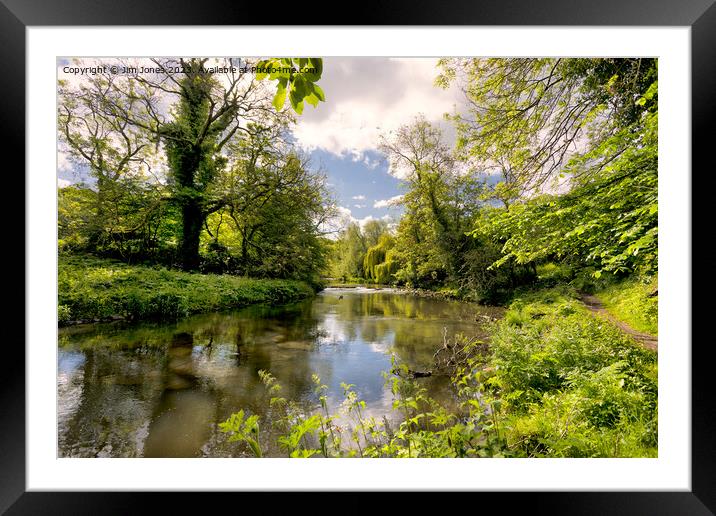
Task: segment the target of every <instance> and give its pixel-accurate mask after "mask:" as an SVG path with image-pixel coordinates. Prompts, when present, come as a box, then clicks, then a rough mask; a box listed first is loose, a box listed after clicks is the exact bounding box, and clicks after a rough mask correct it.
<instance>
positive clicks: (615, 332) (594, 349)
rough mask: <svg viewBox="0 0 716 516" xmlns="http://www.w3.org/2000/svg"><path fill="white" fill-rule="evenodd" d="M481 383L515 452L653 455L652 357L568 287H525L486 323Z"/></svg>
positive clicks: (654, 385) (654, 392)
mask: <svg viewBox="0 0 716 516" xmlns="http://www.w3.org/2000/svg"><path fill="white" fill-rule="evenodd" d="M490 343H491V349H492V355H491V357H490V360H489V362H490V366H491V367H493V368H494V371H495V374H494V376H492V377H491V378H490V379H489V380H488V381H487V382H488V385H489V386H490V387H491V388H492V389H494V392H495V393H496V394H499V398H500V400H501V401H502V403H503V405H502V417H503V418H504V425H505V438H506V445H507V447H508V448H509V449H510V450H512V451H513V452H514V453H516V454H517V455H524V456H536V457H540V456H549V457H652V456H656V454H657V360H656V354H655V353H653V352H651V351H648V350H645V349H643V348H641V347H640V346H639V345H638V344H637V343H635V342H634V341H633V340H632V339H631V338H630V337H628V336H626V335H625V334H623V333H622V332H621V331H620V330H619V329H618V328H616V327H615V326H613V325H612V324H610V323H609V322H607V321H604V320H602V319H599V318H596V317H593V316H592V315H591V314H590V313H589V312H588V310H587V309H586V308H585V307H584V306H583V305H582V304H581V303H580V302H579V301H578V300H576V299H574V297H573V291H572V290H571V288H568V287H562V288H554V289H547V290H543V291H538V292H533V293H531V294H528V295H524V296H522V297H520V298H518V299H517V300H515V301H514V302H513V303H512V304H511V305H510V307H509V309H508V311H507V313H506V315H505V318H504V319H503V320H501V321H500V322H498V323H496V324H495V325H494V326H493V329H492V331H491V341H490Z"/></svg>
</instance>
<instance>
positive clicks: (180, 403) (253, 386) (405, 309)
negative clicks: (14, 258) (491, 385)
mask: <svg viewBox="0 0 716 516" xmlns="http://www.w3.org/2000/svg"><path fill="white" fill-rule="evenodd" d="M498 310H499V309H496V308H489V307H481V306H478V305H473V304H466V303H459V302H454V301H446V300H440V299H432V298H425V297H417V296H414V295H412V294H409V293H405V292H400V291H394V290H391V289H380V290H375V289H365V288H351V289H326V290H324V291H323V292H321V293H320V294H319V295H318V296H316V297H315V298H313V299H310V300H307V301H305V302H301V303H297V304H293V305H288V306H281V307H265V306H255V307H250V308H247V309H244V310H240V311H236V312H228V313H226V312H222V313H213V314H205V315H197V316H193V317H190V318H187V319H183V320H181V321H179V322H177V323H172V324H155V323H152V324H150V323H145V324H140V325H129V324H106V325H87V326H77V327H71V328H66V329H61V330H60V339H59V357H58V358H59V359H58V376H57V386H58V420H59V428H58V432H59V433H58V439H59V442H58V446H59V448H58V454H59V456H61V457H231V456H241V455H242V453H243V448H241V447H240V446H239V445H237V444H235V443H229V442H228V441H227V438H226V435H225V434H223V433H221V432H220V431H219V430H218V427H217V424H218V423H220V422H222V421H224V420H225V419H226V418H227V417H229V415H230V414H231V413H232V412H236V411H238V410H239V409H245V410H248V411H249V412H250V413H252V414H259V415H261V416H262V418H264V419H263V421H262V431H264V430H263V429H268V428H270V425H269V424H267V422H266V421H265V420H266V418H268V417H269V415H268V414H267V411H266V409H267V407H268V396H267V394H266V390H265V389H264V387H263V384H262V383H261V380H260V379H259V376H258V371H259V370H262V369H263V370H267V371H269V372H270V373H271V374H273V375H274V376H275V377H276V378H277V379H278V381H279V382H280V383H281V384H282V386H283V391H282V395H283V396H284V397H287V398H290V399H293V400H296V401H298V402H300V403H303V404H305V406H306V408H307V409H308V410H310V409H311V408H313V407H315V406H317V397H316V395H315V394H314V391H313V384H312V382H311V375H312V374H313V373H316V374H318V375H319V376H320V377H321V380H322V381H323V383H325V384H326V385H328V387H329V390H328V397H329V400H328V401H329V405H330V406H331V407H332V408H333V409H337V408H338V405H339V403H340V402H341V401H342V400H343V393H342V389H341V382H346V383H350V384H354V385H355V390H356V392H357V393H358V395H359V396H360V398H361V399H363V400H365V402H366V403H367V406H368V410H369V412H370V414H371V415H374V416H377V417H378V418H380V417H382V416H383V415H388V417H390V413H391V409H390V406H391V401H392V399H391V393H390V389H389V387H387V386H386V385H385V378H384V375H383V372H385V371H389V370H390V367H391V354H394V355H395V356H396V358H397V360H398V361H400V362H403V363H407V364H408V366H409V367H410V368H411V369H415V370H424V369H429V368H430V367H431V362H432V356H433V353H434V352H435V350H436V349H437V346H439V345H441V344H442V340H443V331H444V329H446V330H447V335H449V336H451V335H454V334H456V333H462V334H464V335H466V336H480V335H481V334H482V328H481V322H482V321H483V319H482V318H480V317H479V315H480V314H486V315H490V316H497V315H499V314H498ZM418 381H420V382H423V384H424V385H425V386H426V387H427V389H428V392H429V394H430V395H431V396H433V397H435V398H436V399H441V400H444V401H445V402H446V403H448V402H449V398H450V389H449V386H448V384H447V380H446V378H444V377H429V378H422V379H420V380H418ZM271 440H272V439H271ZM269 455H274V456H285V455H284V454H282V453H281V452H280V451H279V450H278V449H272V448H269Z"/></svg>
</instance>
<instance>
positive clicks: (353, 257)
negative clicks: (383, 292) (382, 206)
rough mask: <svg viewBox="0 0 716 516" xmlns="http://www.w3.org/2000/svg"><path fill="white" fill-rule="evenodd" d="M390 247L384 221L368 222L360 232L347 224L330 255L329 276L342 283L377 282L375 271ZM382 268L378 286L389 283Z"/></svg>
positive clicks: (391, 241)
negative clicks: (349, 281)
mask: <svg viewBox="0 0 716 516" xmlns="http://www.w3.org/2000/svg"><path fill="white" fill-rule="evenodd" d="M392 245H393V237H392V235H391V232H390V230H389V228H388V223H387V222H386V221H384V220H369V221H368V222H367V223H366V224H365V225H364V226H363V227H362V228H361V226H360V225H358V224H356V223H355V222H354V223H351V224H348V226H346V227H345V228H344V229H343V231H341V233H340V234H339V235H338V239H337V240H336V241H335V243H334V244H333V250H332V252H331V258H330V266H329V274H331V275H332V276H333V277H336V278H341V280H342V282H343V283H346V282H347V281H348V280H350V279H351V278H352V279H353V282H358V283H362V282H363V281H368V282H371V281H372V282H377V267H378V266H379V265H380V264H382V263H383V262H384V261H385V259H386V252H388V250H389V249H390V248H391V247H392ZM385 272H386V269H385V268H384V269H383V271H382V273H383V276H382V277H381V279H383V280H384V281H382V282H378V283H384V284H388V283H392V278H391V277H390V274H388V275H386V274H385Z"/></svg>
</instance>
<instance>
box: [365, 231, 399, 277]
mask: <svg viewBox="0 0 716 516" xmlns="http://www.w3.org/2000/svg"><path fill="white" fill-rule="evenodd" d="M394 246H395V238H394V237H393V236H392V235H390V234H388V233H383V234H382V235H381V236H380V238H379V239H378V243H377V244H376V245H374V246H372V247H370V248H369V249H368V251H367V252H366V254H365V258H364V259H363V275H364V277H365V278H366V279H369V280H372V281H375V282H376V283H391V282H392V280H393V277H392V275H393V273H394V272H395V271H396V270H397V269H398V263H397V261H395V259H394V255H393V253H391V251H392V249H393V247H394Z"/></svg>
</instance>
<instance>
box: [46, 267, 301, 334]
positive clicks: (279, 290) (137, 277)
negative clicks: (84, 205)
mask: <svg viewBox="0 0 716 516" xmlns="http://www.w3.org/2000/svg"><path fill="white" fill-rule="evenodd" d="M312 294H313V290H312V289H311V288H310V287H309V286H308V285H307V284H306V283H302V282H299V281H290V280H260V279H246V278H237V277H233V276H229V275H204V274H196V273H186V272H178V271H170V270H167V269H163V268H160V267H146V266H138V265H126V264H124V263H121V262H118V261H112V260H103V259H97V258H90V257H87V256H68V255H60V258H59V271H58V302H59V307H58V319H59V321H60V323H61V324H63V323H67V322H70V321H78V320H89V321H93V320H97V319H110V318H113V317H120V318H127V319H131V320H136V319H150V318H154V319H176V318H178V317H183V316H186V315H189V314H192V313H199V312H209V311H216V310H226V309H232V308H239V307H243V306H246V305H249V304H256V303H271V304H282V303H288V302H291V301H296V300H298V299H302V298H305V297H308V296H310V295H312Z"/></svg>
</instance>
